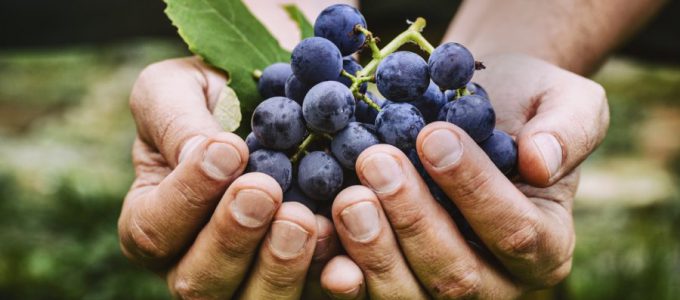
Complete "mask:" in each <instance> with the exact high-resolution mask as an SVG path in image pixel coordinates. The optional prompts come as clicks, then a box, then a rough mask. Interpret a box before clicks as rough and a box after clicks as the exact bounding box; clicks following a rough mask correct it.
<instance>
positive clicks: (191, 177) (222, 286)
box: [118, 58, 359, 299]
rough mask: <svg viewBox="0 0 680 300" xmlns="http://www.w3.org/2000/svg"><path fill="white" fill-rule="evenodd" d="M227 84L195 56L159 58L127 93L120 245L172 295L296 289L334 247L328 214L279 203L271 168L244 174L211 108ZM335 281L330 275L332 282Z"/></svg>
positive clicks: (279, 293) (243, 155)
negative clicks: (130, 126)
mask: <svg viewBox="0 0 680 300" xmlns="http://www.w3.org/2000/svg"><path fill="white" fill-rule="evenodd" d="M225 84H226V80H225V77H224V75H222V74H221V73H219V72H217V71H215V70H213V69H211V68H209V67H207V66H206V65H205V64H203V63H202V62H201V61H200V60H199V59H196V58H185V59H175V60H169V61H165V62H160V63H157V64H154V65H151V66H149V67H147V68H146V69H145V70H144V71H143V72H142V74H141V75H140V76H139V79H138V80H137V82H136V84H135V86H134V88H133V91H132V95H131V97H130V106H131V109H132V114H133V116H134V119H135V122H136V124H137V130H138V137H137V139H136V141H135V143H134V146H133V164H134V167H135V172H136V178H135V181H134V183H133V184H132V187H131V189H130V191H129V193H128V195H127V196H126V198H125V202H124V204H123V208H122V212H121V215H120V219H119V222H118V231H119V236H120V244H121V248H122V251H123V253H124V254H125V255H126V256H127V257H128V258H129V259H131V260H132V261H134V262H136V263H138V264H141V265H143V266H145V267H147V268H148V269H150V270H152V271H154V272H156V273H158V274H160V275H161V276H164V277H165V278H166V280H167V284H168V287H169V289H170V291H171V292H172V294H173V295H175V296H176V297H178V298H183V299H195V298H200V299H217V298H219V299H223V298H229V297H238V298H245V299H256V298H257V299H269V298H277V299H295V298H299V297H300V295H301V294H302V290H303V287H304V286H305V282H306V276H309V277H310V278H311V279H314V278H315V281H316V282H318V281H319V276H320V270H321V267H320V266H315V265H323V264H325V262H326V261H328V260H329V259H331V258H332V257H333V256H334V255H335V253H336V252H337V249H338V245H337V239H336V238H335V231H334V229H333V224H332V222H330V220H328V219H326V218H324V217H322V216H318V215H317V216H315V215H314V214H312V212H311V211H309V210H308V209H307V208H306V207H304V206H303V205H301V204H299V203H295V202H285V203H282V200H283V199H282V198H283V196H282V191H281V188H280V186H279V185H278V184H277V183H276V181H274V179H273V178H271V177H269V176H267V175H264V174H261V173H249V174H245V175H242V173H243V171H244V169H245V166H246V164H247V161H248V148H247V146H246V144H245V143H244V141H243V140H242V139H241V138H239V137H238V136H236V135H234V134H231V133H226V132H223V131H222V129H221V128H220V126H219V125H218V124H217V123H216V121H214V119H213V118H212V116H211V113H210V111H211V109H212V108H213V107H214V106H215V103H216V101H217V99H218V97H219V94H220V92H221V89H222V88H223V87H224V86H225ZM336 265H337V264H336ZM342 266H343V265H342V264H340V267H342ZM310 267H311V270H318V271H317V274H316V275H315V276H314V274H309V272H308V270H310ZM350 267H352V266H350ZM356 280H359V279H355V281H356ZM343 284H344V283H343V282H334V281H331V284H330V285H331V288H330V289H331V290H333V289H334V288H339V289H343V288H344V285H343ZM345 285H346V284H345ZM317 286H318V283H317ZM318 290H320V289H318ZM312 297H313V298H318V297H314V296H313V294H312Z"/></svg>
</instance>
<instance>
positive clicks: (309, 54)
mask: <svg viewBox="0 0 680 300" xmlns="http://www.w3.org/2000/svg"><path fill="white" fill-rule="evenodd" d="M291 68H292V69H293V74H295V77H297V79H299V80H300V81H302V82H304V83H306V84H316V83H319V82H322V81H326V80H335V79H336V78H338V75H339V74H340V71H341V70H342V55H340V50H338V47H336V46H335V45H333V43H331V42H330V41H329V40H327V39H324V38H320V37H311V38H306V39H304V40H302V41H301V42H300V43H299V44H297V46H295V49H293V53H292V54H291Z"/></svg>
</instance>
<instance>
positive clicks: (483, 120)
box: [440, 95, 496, 143]
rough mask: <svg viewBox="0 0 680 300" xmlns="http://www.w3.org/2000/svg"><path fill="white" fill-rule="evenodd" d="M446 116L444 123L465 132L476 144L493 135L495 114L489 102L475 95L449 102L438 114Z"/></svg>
mask: <svg viewBox="0 0 680 300" xmlns="http://www.w3.org/2000/svg"><path fill="white" fill-rule="evenodd" d="M441 113H444V114H446V121H447V122H450V123H453V124H455V125H456V126H458V127H460V128H461V129H463V130H465V132H467V134H468V135H470V137H471V138H472V139H473V140H475V142H477V143H481V142H482V141H484V140H485V139H487V138H488V137H489V136H491V133H493V129H494V126H496V113H495V112H494V110H493V107H491V102H489V100H486V99H485V98H482V97H481V96H477V95H468V96H463V97H460V98H459V99H458V100H456V101H453V102H449V103H447V104H446V105H444V107H442V111H441V112H440V114H441Z"/></svg>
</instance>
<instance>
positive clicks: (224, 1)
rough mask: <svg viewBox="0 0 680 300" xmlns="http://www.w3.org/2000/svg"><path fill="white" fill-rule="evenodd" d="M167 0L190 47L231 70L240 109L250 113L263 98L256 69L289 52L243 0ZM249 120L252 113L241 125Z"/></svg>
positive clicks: (169, 12)
mask: <svg viewBox="0 0 680 300" xmlns="http://www.w3.org/2000/svg"><path fill="white" fill-rule="evenodd" d="M164 1H165V3H166V4H167V8H166V9H165V13H166V14H167V15H168V17H169V18H170V20H171V21H172V24H173V25H174V26H175V27H177V29H178V32H179V35H180V36H181V37H182V39H184V42H186V44H187V45H188V46H189V50H190V51H191V52H193V53H195V54H196V55H199V56H200V57H202V58H203V59H204V60H205V61H206V62H207V63H209V64H211V65H213V66H215V67H217V68H219V69H222V70H223V71H225V72H227V73H228V75H229V86H231V87H232V88H233V89H234V91H235V92H236V94H237V95H238V99H239V100H240V106H241V113H242V114H243V115H245V116H250V115H251V114H252V111H253V110H254V109H255V106H257V104H258V103H259V102H260V100H261V99H260V96H259V95H258V92H257V83H256V82H255V80H254V79H253V77H252V73H253V71H254V70H256V69H260V70H261V69H264V68H265V67H267V66H268V65H270V64H272V63H275V62H280V61H281V62H288V61H289V60H290V53H288V52H287V51H286V50H284V49H283V48H281V46H280V45H279V43H278V41H277V40H276V39H275V38H274V37H273V36H272V35H271V33H269V31H267V29H266V28H265V27H264V26H263V25H262V23H260V21H259V20H257V18H255V16H253V14H252V13H251V12H250V11H249V10H248V8H247V7H246V6H245V5H244V4H243V3H242V2H241V1H240V0H164ZM248 121H250V118H249V117H247V118H243V122H242V123H241V129H244V128H243V127H248V126H249V124H248Z"/></svg>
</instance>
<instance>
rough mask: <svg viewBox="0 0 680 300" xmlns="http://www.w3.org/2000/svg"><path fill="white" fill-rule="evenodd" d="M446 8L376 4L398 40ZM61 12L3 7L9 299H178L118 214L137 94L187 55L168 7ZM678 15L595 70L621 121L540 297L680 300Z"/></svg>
mask: <svg viewBox="0 0 680 300" xmlns="http://www.w3.org/2000/svg"><path fill="white" fill-rule="evenodd" d="M138 2H139V3H138ZM366 2H367V1H366ZM374 2H377V1H374ZM402 2H403V3H402ZM431 2H432V6H427V7H428V10H423V7H424V5H418V6H413V4H408V2H407V1H394V2H388V1H385V2H380V3H374V4H371V3H368V2H367V3H366V5H365V8H364V11H365V14H366V18H367V19H368V20H370V22H371V25H372V28H374V29H375V31H376V32H377V33H378V34H379V35H384V36H386V37H389V36H392V35H393V34H392V33H391V32H392V31H393V30H392V29H393V28H401V26H402V23H403V20H404V19H405V18H407V17H411V18H412V17H413V15H421V16H424V17H426V18H428V21H429V23H430V27H429V28H428V31H427V32H428V34H430V35H431V36H430V38H431V39H432V40H436V39H437V38H438V37H440V36H441V34H443V28H444V27H445V26H446V24H447V22H448V19H449V18H450V17H451V15H452V14H453V11H454V9H455V6H456V5H455V3H448V2H447V3H445V2H446V1H431ZM54 3H56V2H55V1H37V0H32V1H20V0H17V1H3V2H0V34H1V35H0V36H2V37H3V40H2V42H1V43H2V44H0V299H165V298H168V297H169V295H168V294H167V292H166V288H165V285H164V282H163V281H162V280H161V279H159V278H158V277H156V276H154V275H152V274H150V273H148V272H146V271H144V270H142V269H140V268H137V267H135V266H133V265H131V264H130V263H129V262H127V261H126V259H125V258H124V257H123V256H122V255H121V253H120V251H119V248H118V242H117V234H116V220H117V217H118V213H119V209H120V206H121V202H122V199H123V197H124V195H125V193H126V191H127V189H128V187H129V184H130V183H131V181H132V177H133V171H132V168H131V163H130V151H129V149H130V146H131V143H132V139H133V137H134V134H135V129H134V124H133V122H132V119H131V116H130V114H129V110H128V107H127V97H128V94H129V91H130V88H131V85H132V83H133V82H134V79H135V77H136V75H137V74H138V73H139V71H140V70H141V69H142V68H143V67H144V66H145V65H147V64H149V63H152V62H155V61H158V60H162V59H166V58H171V57H177V56H184V55H187V52H186V50H185V48H186V47H185V46H184V45H183V44H182V43H181V41H179V40H178V39H177V37H176V34H175V32H174V29H173V28H172V27H171V26H170V25H169V23H168V21H167V20H166V19H165V17H164V16H163V14H162V9H163V5H162V3H161V1H128V0H125V1H116V2H113V1H101V2H99V3H97V4H95V5H93V4H92V2H86V1H76V0H72V1H64V2H61V3H67V4H69V5H59V6H57V5H55V4H54ZM409 5H410V6H409ZM36 7H42V8H41V9H38V10H36ZM432 7H438V8H439V9H431V10H430V8H432ZM418 8H420V10H419V9H418ZM678 8H680V6H679V5H677V4H675V3H673V4H671V5H668V6H667V7H666V9H664V11H663V12H662V14H661V16H659V17H658V18H657V19H655V20H654V21H653V22H652V23H651V25H650V26H649V27H648V28H647V29H646V30H644V31H643V32H642V33H640V34H639V35H638V36H637V37H635V38H634V39H633V40H632V41H631V42H630V43H628V44H627V45H625V46H624V47H622V49H621V50H620V51H619V52H618V53H617V54H616V55H614V56H613V57H612V58H611V59H610V60H608V61H607V63H606V64H605V65H604V67H603V68H602V69H601V70H600V72H598V73H597V75H595V76H594V79H595V80H596V81H598V82H599V83H601V84H602V85H604V87H605V88H606V89H607V92H608V96H609V101H610V107H611V115H612V118H611V126H610V130H609V134H608V136H607V138H606V140H605V141H604V144H603V145H602V146H601V147H600V148H599V149H598V150H597V152H596V153H595V154H594V155H593V156H592V157H591V158H590V159H589V160H588V161H586V162H585V163H584V165H583V167H582V170H583V172H582V179H581V186H580V188H579V192H578V196H577V199H576V204H575V211H574V214H575V223H576V229H577V245H576V250H575V256H574V267H573V271H572V274H571V275H570V276H569V278H568V279H567V280H566V281H565V282H564V283H562V284H560V285H559V286H558V287H556V288H554V289H552V290H549V291H542V292H538V293H536V294H534V295H531V296H529V297H528V298H536V299H551V298H554V299H680V188H679V186H680V184H679V183H680V134H679V133H678V130H680V65H678V59H679V57H680V56H679V55H678V54H680V47H678V44H677V43H678V42H679V40H678V39H677V37H678V36H680V34H679V33H678V28H680V26H674V25H672V24H675V25H680V24H677V20H678V18H677V16H680V14H679V13H678V12H680V10H679V9H678ZM129 11H134V13H132V14H129V13H127V12H129ZM28 15H31V16H34V17H37V18H36V19H37V20H40V21H39V22H27V20H26V16H28ZM674 16H675V17H676V18H673V17H674ZM373 20H375V21H373ZM674 22H675V23H674ZM669 36H670V38H669ZM673 37H675V38H673Z"/></svg>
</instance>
